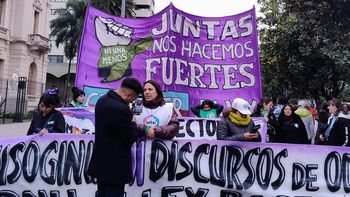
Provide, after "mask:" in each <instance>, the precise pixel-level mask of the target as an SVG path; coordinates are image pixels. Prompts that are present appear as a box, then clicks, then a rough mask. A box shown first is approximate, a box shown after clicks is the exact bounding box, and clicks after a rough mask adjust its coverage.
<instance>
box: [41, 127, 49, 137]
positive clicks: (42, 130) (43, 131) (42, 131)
mask: <svg viewBox="0 0 350 197" xmlns="http://www.w3.org/2000/svg"><path fill="white" fill-rule="evenodd" d="M48 132H49V130H47V129H46V128H43V129H41V131H40V132H39V136H42V135H44V134H45V133H48Z"/></svg>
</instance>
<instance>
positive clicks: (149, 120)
mask: <svg viewBox="0 0 350 197" xmlns="http://www.w3.org/2000/svg"><path fill="white" fill-rule="evenodd" d="M71 91H72V100H71V102H70V103H69V104H68V105H67V107H84V106H86V105H85V103H84V100H85V93H84V91H82V90H80V89H79V88H77V87H73V88H72V89H71ZM137 96H138V97H139V98H140V97H141V99H142V104H141V106H142V109H141V113H139V114H132V115H133V120H134V122H135V123H136V124H137V135H138V137H146V138H150V139H153V138H160V139H167V140H169V139H173V138H174V137H175V136H176V135H177V133H178V132H179V121H178V120H177V115H176V113H175V110H174V106H173V104H172V103H167V102H165V100H164V97H163V93H162V90H161V87H160V85H159V84H158V83H157V82H156V81H154V80H149V81H146V82H145V83H144V84H143V87H142V91H141V92H140V93H139V95H137ZM135 99H136V98H135ZM135 99H133V100H130V102H129V103H132V102H133V101H134V100H135ZM128 106H130V105H128ZM249 106H250V105H249V103H248V102H247V101H246V100H244V99H243V98H236V99H234V101H233V103H232V106H231V107H229V108H226V109H225V110H224V107H223V105H221V104H219V103H214V102H213V101H211V100H203V101H202V102H201V104H199V105H195V106H193V107H191V111H192V113H193V115H195V116H197V117H199V118H221V120H220V121H219V122H218V126H217V139H218V140H233V141H256V142H259V141H261V135H260V133H259V132H256V131H257V130H258V129H255V128H254V127H255V126H256V125H254V122H253V121H252V120H251V117H261V118H262V119H263V120H264V121H265V122H266V125H267V133H266V142H275V143H294V144H320V145H335V146H350V143H349V140H348V135H349V132H348V129H349V127H350V112H349V109H350V107H349V105H348V104H347V103H341V102H340V101H339V100H337V99H332V100H330V101H328V103H327V104H324V105H322V106H321V108H320V109H319V110H317V109H316V108H315V106H314V105H313V103H312V102H310V101H309V100H306V99H301V100H299V101H297V100H287V99H286V98H281V99H279V102H278V104H276V105H274V100H273V99H271V98H267V97H264V98H262V99H261V100H260V102H258V104H257V105H256V107H255V109H254V110H252V109H250V108H249ZM57 107H62V106H61V103H60V99H59V96H58V89H57V88H54V89H49V90H46V91H45V92H44V93H43V94H42V96H41V98H40V101H39V103H38V107H37V108H36V109H35V111H34V113H33V119H32V122H31V124H30V127H29V129H28V132H27V134H28V135H32V134H40V135H42V134H44V133H64V132H65V121H64V118H63V116H62V114H61V113H60V112H59V111H57V110H56V109H55V108H57ZM129 108H130V107H129Z"/></svg>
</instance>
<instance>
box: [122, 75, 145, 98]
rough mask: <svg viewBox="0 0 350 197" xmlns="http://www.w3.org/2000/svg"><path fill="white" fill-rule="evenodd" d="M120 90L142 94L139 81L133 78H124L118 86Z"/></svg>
mask: <svg viewBox="0 0 350 197" xmlns="http://www.w3.org/2000/svg"><path fill="white" fill-rule="evenodd" d="M120 86H121V87H122V88H127V89H130V90H133V91H134V92H135V93H136V94H137V95H139V94H142V92H143V88H142V85H141V83H140V82H139V80H137V79H136V78H133V77H128V78H125V79H124V80H123V81H122V84H121V85H120Z"/></svg>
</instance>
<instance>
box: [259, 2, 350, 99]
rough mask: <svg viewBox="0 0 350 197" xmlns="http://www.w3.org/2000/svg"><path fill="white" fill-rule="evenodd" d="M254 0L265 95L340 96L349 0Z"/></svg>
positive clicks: (348, 66) (346, 65) (348, 44)
mask: <svg viewBox="0 0 350 197" xmlns="http://www.w3.org/2000/svg"><path fill="white" fill-rule="evenodd" d="M258 2H259V3H260V4H261V6H262V7H261V12H262V13H263V14H264V16H263V17H261V18H259V25H260V41H261V44H260V57H261V66H262V69H261V70H262V79H263V84H264V92H265V95H269V96H273V97H278V96H281V95H282V92H283V90H288V95H289V96H290V97H294V98H308V97H311V98H314V99H316V100H319V99H320V97H324V98H326V99H329V98H332V97H339V96H340V94H341V93H342V91H343V89H344V88H345V86H346V84H348V83H349V82H350V77H349V72H350V50H349V49H350V12H349V10H350V1H348V0H337V1H316V0H308V1H299V0H258Z"/></svg>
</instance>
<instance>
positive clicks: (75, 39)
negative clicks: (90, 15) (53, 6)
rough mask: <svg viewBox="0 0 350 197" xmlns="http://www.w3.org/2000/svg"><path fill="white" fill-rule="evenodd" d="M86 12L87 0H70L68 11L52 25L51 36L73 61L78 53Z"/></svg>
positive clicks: (67, 6)
mask: <svg viewBox="0 0 350 197" xmlns="http://www.w3.org/2000/svg"><path fill="white" fill-rule="evenodd" d="M85 11H86V1H85V0H69V1H68V2H67V4H66V9H65V10H64V11H62V12H60V14H59V16H58V17H57V18H56V19H54V20H52V21H51V23H50V28H51V30H52V31H51V33H50V36H52V37H55V43H56V46H57V47H58V46H59V45H60V44H63V45H64V53H65V56H66V57H67V58H69V59H73V58H74V57H75V55H76V53H77V49H78V46H79V41H80V37H81V33H82V29H83V25H84V18H85Z"/></svg>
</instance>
